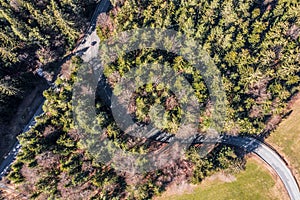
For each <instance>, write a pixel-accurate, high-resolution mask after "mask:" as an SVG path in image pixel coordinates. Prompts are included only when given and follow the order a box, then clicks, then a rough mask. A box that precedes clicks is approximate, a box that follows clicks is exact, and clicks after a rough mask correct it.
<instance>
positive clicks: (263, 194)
mask: <svg viewBox="0 0 300 200" xmlns="http://www.w3.org/2000/svg"><path fill="white" fill-rule="evenodd" d="M277 181H278V180H277ZM282 198H286V196H285V191H284V188H282V187H281V185H280V184H278V183H277V184H276V181H275V180H274V179H273V177H272V175H271V174H270V173H269V171H268V170H267V169H266V168H265V166H264V164H262V163H261V162H258V161H257V160H255V159H252V158H251V159H249V160H248V162H247V164H246V170H245V171H242V172H241V173H239V174H237V175H236V180H234V181H232V182H222V181H220V180H219V179H215V180H210V179H208V180H205V181H203V182H202V183H201V184H200V185H199V186H196V187H195V189H194V190H193V192H191V193H185V194H182V195H178V194H169V193H168V192H167V193H165V194H163V196H161V197H159V198H157V200H163V199H164V200H201V199H203V200H204V199H205V200H206V199H214V200H223V199H224V200H225V199H231V200H235V199H236V200H240V199H245V200H246V199H253V200H254V199H255V200H256V199H260V200H261V199H268V200H270V199H282Z"/></svg>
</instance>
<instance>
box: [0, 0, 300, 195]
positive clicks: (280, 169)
mask: <svg viewBox="0 0 300 200" xmlns="http://www.w3.org/2000/svg"><path fill="white" fill-rule="evenodd" d="M109 5H110V2H109V0H102V1H101V2H100V3H99V4H98V5H97V8H96V11H95V12H94V15H93V17H92V19H91V23H90V28H89V29H88V31H87V33H86V34H85V37H84V39H83V40H82V42H81V43H80V45H79V46H78V47H77V50H79V52H82V54H80V55H81V56H82V58H83V60H84V61H89V60H90V59H91V58H93V57H95V56H97V53H98V47H99V41H100V40H99V38H98V36H97V34H96V30H95V28H96V20H97V16H98V15H99V14H100V13H101V12H105V11H107V10H108V8H109ZM93 42H96V44H95V45H91V44H92V43H93ZM81 50H84V51H81ZM42 105H43V103H42V104H41V105H40V107H39V109H38V110H37V111H36V113H35V114H34V116H33V117H32V119H31V120H30V122H29V123H28V124H27V126H26V127H25V128H24V130H23V132H26V131H28V130H29V129H30V127H31V126H33V125H34V124H35V120H34V118H35V117H36V116H38V115H41V114H42V113H43V111H42V109H41V108H42ZM220 142H222V143H224V144H228V145H233V146H237V147H240V148H243V149H245V150H246V151H247V152H253V153H255V154H256V155H258V156H259V157H260V158H261V159H263V160H264V161H265V162H266V163H267V164H268V165H270V166H271V167H272V168H273V170H274V171H275V172H276V173H277V174H278V176H279V177H280V179H281V180H282V182H283V184H284V186H285V188H286V190H287V192H288V194H289V196H290V198H291V199H292V200H300V192H299V187H298V184H297V182H296V179H295V178H294V176H293V175H292V173H291V171H290V169H289V168H288V167H287V165H286V163H285V162H284V160H282V158H281V157H280V156H279V155H278V154H277V152H275V151H274V150H272V149H271V148H270V147H268V146H267V145H265V144H264V143H262V142H260V141H259V140H256V139H254V138H250V137H234V136H224V137H223V138H222V139H221V140H220ZM20 148H21V146H20V144H19V142H16V144H15V145H14V146H13V148H12V150H11V151H10V152H9V154H8V155H7V156H6V158H5V160H4V161H3V162H2V163H1V165H0V172H1V173H0V178H1V177H3V176H4V175H5V174H6V172H7V170H8V169H9V167H10V166H11V164H12V162H13V161H14V160H15V158H16V156H17V154H18V152H19V150H20Z"/></svg>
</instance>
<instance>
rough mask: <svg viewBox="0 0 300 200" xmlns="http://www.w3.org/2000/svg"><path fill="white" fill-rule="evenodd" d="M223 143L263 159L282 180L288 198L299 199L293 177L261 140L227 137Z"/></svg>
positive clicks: (276, 155)
mask: <svg viewBox="0 0 300 200" xmlns="http://www.w3.org/2000/svg"><path fill="white" fill-rule="evenodd" d="M223 143H225V144H229V145H234V146H238V147H241V148H243V149H245V150H246V151H248V152H253V153H255V154H256V155H258V156H259V157H260V158H261V159H262V160H264V161H265V162H266V163H267V164H268V165H269V166H271V167H272V168H273V170H274V171H275V172H276V173H277V175H278V176H279V177H280V179H281V180H282V182H283V184H284V186H285V188H286V190H287V192H288V194H289V196H290V198H291V199H292V200H299V199H300V192H299V186H298V184H297V181H296V179H295V177H294V176H293V174H292V172H291V171H290V169H289V168H288V167H287V165H286V163H285V162H284V161H283V160H282V158H281V157H280V156H279V155H278V154H277V153H276V152H275V151H274V150H272V149H271V148H270V147H268V146H267V145H266V144H264V143H262V142H261V141H259V140H257V139H255V138H250V137H228V138H227V139H224V140H223Z"/></svg>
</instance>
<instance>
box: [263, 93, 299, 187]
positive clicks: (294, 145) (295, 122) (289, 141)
mask: <svg viewBox="0 0 300 200" xmlns="http://www.w3.org/2000/svg"><path fill="white" fill-rule="evenodd" d="M292 109H293V112H292V113H291V115H290V116H288V117H287V118H286V119H284V120H283V121H282V122H281V123H280V125H279V126H278V127H277V129H276V130H275V131H274V132H273V133H271V135H270V137H269V138H268V139H267V140H266V141H267V142H268V143H270V144H271V145H272V146H274V147H275V148H276V149H277V150H278V151H279V152H280V154H281V155H283V156H284V158H285V159H286V161H287V162H288V163H289V164H290V166H291V167H292V170H293V173H294V174H295V175H296V177H297V179H298V182H300V174H299V173H300V145H299V143H300V99H298V100H297V101H295V103H294V105H293V107H292Z"/></svg>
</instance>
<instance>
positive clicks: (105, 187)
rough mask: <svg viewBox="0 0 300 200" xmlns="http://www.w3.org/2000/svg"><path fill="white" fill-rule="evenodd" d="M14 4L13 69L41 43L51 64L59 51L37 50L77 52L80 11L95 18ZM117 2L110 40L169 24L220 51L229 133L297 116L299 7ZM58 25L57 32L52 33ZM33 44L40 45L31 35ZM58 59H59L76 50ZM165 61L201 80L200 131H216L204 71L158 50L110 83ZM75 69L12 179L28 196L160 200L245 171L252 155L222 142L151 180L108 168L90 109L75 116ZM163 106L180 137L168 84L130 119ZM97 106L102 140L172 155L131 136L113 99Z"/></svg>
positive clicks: (54, 6) (66, 9) (28, 139)
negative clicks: (181, 187) (78, 120)
mask: <svg viewBox="0 0 300 200" xmlns="http://www.w3.org/2000/svg"><path fill="white" fill-rule="evenodd" d="M12 2H13V1H11V3H10V4H8V3H7V2H6V1H3V3H2V2H1V6H2V7H1V8H5V6H6V7H7V8H8V7H9V8H10V9H2V10H1V12H0V16H1V17H2V18H1V25H2V24H3V25H2V26H3V27H6V28H3V29H2V30H1V31H7V33H3V34H2V32H1V41H6V43H5V42H3V43H1V59H2V62H3V67H2V68H3V69H6V68H7V69H11V68H12V67H13V66H19V68H21V66H22V65H24V66H29V67H30V65H26V64H24V62H26V61H28V59H24V60H22V55H23V54H25V51H24V50H25V49H26V48H29V46H32V48H36V50H37V51H36V52H34V55H29V54H28V55H27V56H28V57H29V58H32V60H35V62H40V63H41V65H44V64H47V63H48V62H49V60H47V59H50V58H45V57H43V55H44V56H46V57H47V55H49V54H48V53H47V54H42V53H41V54H38V53H37V52H40V51H42V49H43V48H44V49H48V50H49V51H50V52H51V49H52V48H53V49H59V48H58V47H59V46H60V45H62V46H64V48H65V49H70V48H72V47H73V46H74V44H75V42H76V39H78V35H79V33H80V28H79V27H80V25H79V24H77V23H74V21H75V20H76V18H75V15H72V14H70V13H72V12H78V13H82V12H84V10H81V9H82V8H84V6H79V3H78V2H77V1H74V2H73V1H61V2H56V1H54V0H52V1H47V3H46V1H45V2H44V1H43V2H41V1H39V3H36V4H33V5H31V4H30V3H25V0H23V1H15V2H18V4H17V5H15V4H12ZM112 4H113V8H112V9H111V10H110V12H109V13H106V14H102V16H100V18H99V20H98V27H97V34H98V35H99V38H100V39H102V40H104V39H108V38H110V37H111V36H113V35H115V34H116V33H118V32H121V31H125V30H130V29H134V28H144V27H152V28H166V29H173V30H176V31H178V32H181V33H183V34H185V35H187V36H190V37H193V38H195V39H196V40H197V42H199V43H200V44H201V45H202V47H203V49H205V50H206V51H207V52H208V53H209V54H210V56H211V58H212V59H213V61H214V62H215V64H216V66H217V68H218V69H219V71H220V73H221V77H222V81H223V84H224V88H225V92H226V106H227V107H226V111H227V118H226V120H225V124H224V127H223V130H222V133H227V134H232V135H252V136H254V137H256V136H266V135H267V134H268V133H269V132H270V131H271V130H272V129H274V128H275V126H276V125H277V124H278V123H279V122H280V120H281V118H282V117H283V116H284V115H285V114H286V113H287V111H288V109H287V106H288V103H289V101H290V100H291V99H292V98H293V97H294V95H295V94H297V93H298V92H299V82H300V67H299V64H300V49H299V48H300V46H299V42H300V37H299V36H300V12H299V10H300V3H299V2H298V1H297V0H281V1H280V0H279V1H275V0H274V1H272V0H265V1H261V0H240V1H236V0H222V1H221V0H209V1H207V0H188V1H187V0H182V1H165V0H155V1H136V0H124V1H113V2H112ZM35 8H41V10H39V9H35ZM42 8H43V9H42ZM20 10H24V11H23V12H20ZM42 10H43V11H42ZM25 12H28V13H30V14H29V15H24V16H23V15H22V13H25ZM64 13H65V14H64ZM40 16H43V19H41V18H40ZM12 18H13V19H14V20H12ZM17 19H19V20H24V22H23V21H22V23H21V22H19V21H17ZM25 19H26V20H25ZM45 19H47V20H45ZM54 19H55V20H54ZM104 19H105V20H104ZM43 20H44V21H43ZM72 22H73V23H72ZM17 23H21V25H20V26H18V25H17ZM48 23H49V25H44V24H48ZM5 24H6V25H7V24H9V26H5ZM50 27H51V29H53V30H54V32H49V31H48V29H49V28H50ZM2 35H3V36H2ZM41 35H43V37H41ZM44 36H45V37H44ZM6 37H7V38H6ZM30 37H32V38H35V39H34V40H32V39H28V38H30ZM39 38H40V39H39ZM10 41H11V42H10ZM13 41H14V42H13ZM53 41H55V42H54V43H52V42H53ZM59 42H61V43H59ZM57 43H58V44H57ZM18 44H19V45H20V44H23V46H22V45H21V46H18ZM2 45H3V47H2ZM5 45H7V46H5ZM12 45H16V46H12ZM55 45H58V46H55ZM54 47H55V48H54ZM53 51H54V50H53ZM54 52H55V53H56V54H55V55H59V56H61V55H63V54H64V53H65V52H57V51H54ZM54 52H53V53H54ZM100 53H101V52H100ZM59 56H58V57H59ZM37 58H38V59H37ZM45 59H46V61H45ZM43 60H44V61H45V63H42V61H43ZM153 61H155V62H158V63H160V64H161V65H163V66H165V65H168V66H171V67H172V68H173V69H174V70H175V71H176V72H178V73H180V74H182V75H183V76H184V77H185V78H186V79H187V80H188V82H189V83H190V84H191V86H192V87H193V89H194V91H195V95H196V96H197V100H198V101H199V103H200V104H201V105H202V106H203V108H202V110H201V113H200V116H199V127H198V131H199V132H204V133H205V131H206V129H207V128H208V127H209V125H210V122H211V116H210V115H209V105H210V100H209V94H208V91H207V86H206V85H205V82H204V81H203V77H201V74H200V73H199V72H198V71H196V70H193V67H192V66H191V65H190V64H189V63H188V62H187V60H185V59H184V58H182V57H181V56H178V55H174V54H171V53H168V52H164V51H158V50H155V49H154V50H153V49H140V50H136V51H134V52H130V53H126V54H125V53H124V54H122V55H120V56H119V57H118V59H117V61H115V62H113V63H110V64H109V65H107V66H104V67H105V69H104V74H105V76H106V77H107V83H108V84H109V85H110V87H111V88H114V87H115V85H116V84H117V83H118V80H119V79H120V77H122V76H124V74H125V73H126V72H128V71H130V69H133V68H134V67H136V66H138V65H140V63H150V62H153ZM21 63H22V65H21ZM65 65H67V66H68V68H69V70H70V72H71V74H70V75H69V76H62V77H59V78H57V80H56V81H55V87H53V88H50V89H49V90H47V91H45V92H44V96H45V98H46V102H45V104H44V106H43V109H44V114H43V115H42V116H40V117H38V119H37V124H36V125H35V126H34V127H33V128H32V129H31V130H30V131H28V132H26V133H24V134H22V135H20V136H19V137H18V138H19V140H20V143H21V145H22V150H21V152H20V153H19V154H18V157H17V160H16V161H15V162H14V164H13V165H12V168H11V171H10V173H9V175H8V179H7V182H11V183H13V184H15V188H16V191H18V193H19V195H20V196H22V195H23V196H26V197H27V198H32V199H47V198H49V199H80V195H83V196H82V198H84V199H151V198H153V197H154V196H156V195H159V194H161V193H162V192H163V191H164V190H165V189H166V187H167V186H168V185H169V184H171V183H180V182H182V181H189V182H193V183H199V182H201V180H203V179H204V178H205V177H207V176H209V175H211V174H212V173H214V172H216V171H220V170H222V171H225V172H227V173H237V172H238V171H240V170H242V169H243V167H244V160H243V159H242V158H241V157H240V151H239V150H237V149H235V148H233V147H228V146H224V145H220V144H219V145H216V147H215V148H214V149H213V150H212V151H211V152H210V153H209V154H208V155H206V156H205V157H201V156H200V155H199V152H198V150H199V148H197V146H191V147H190V148H189V149H187V151H186V152H185V155H184V156H183V157H182V158H180V159H177V160H172V161H170V163H169V164H168V165H166V166H165V167H164V168H162V169H158V170H154V171H150V172H145V173H143V174H135V173H132V174H130V173H125V172H122V171H121V172H120V171H118V170H116V169H114V166H113V165H110V164H104V163H101V162H100V163H99V162H97V159H95V155H92V153H91V152H90V151H87V150H86V147H87V146H88V145H89V144H91V143H93V141H82V140H81V137H82V135H81V134H80V132H79V131H80V129H78V127H77V125H76V124H75V123H74V121H73V114H78V113H73V109H72V88H73V86H74V83H75V82H76V81H77V80H78V76H77V73H78V71H79V69H80V68H81V67H83V66H84V65H85V64H84V63H83V61H82V60H81V59H80V58H78V57H73V58H72V60H71V61H70V62H68V63H65ZM5 67H6V68H5ZM2 68H1V69H2ZM1 86H2V85H1ZM2 88H3V89H2V91H4V92H2V93H3V94H2V95H14V94H15V92H16V91H17V90H15V89H14V87H13V86H11V85H9V88H7V89H5V88H4V85H3V87H2ZM155 102H159V103H161V104H162V105H163V106H164V108H165V109H166V112H165V115H164V119H166V120H164V121H162V122H161V124H158V125H157V127H158V128H160V129H161V130H162V131H165V132H169V133H173V134H175V133H176V130H177V129H178V123H179V121H180V117H181V114H180V113H181V110H180V109H181V108H180V104H178V102H177V100H176V98H175V97H174V94H173V93H171V92H170V91H169V90H168V87H163V86H162V85H160V84H156V85H155V84H147V85H145V86H143V87H140V88H139V89H138V90H137V91H135V94H134V95H133V98H132V102H131V103H132V104H131V105H132V107H131V109H130V110H129V112H130V114H131V116H132V117H133V118H134V119H135V120H136V121H137V122H138V123H140V124H148V123H149V121H150V120H151V118H152V117H153V116H151V112H150V110H151V105H152V104H154V103H155ZM95 104H96V110H97V122H98V124H97V125H98V126H101V127H102V128H103V130H104V131H103V133H101V134H103V135H105V137H107V138H108V139H109V140H110V141H112V143H113V144H114V145H116V146H118V147H120V148H121V149H124V150H126V151H129V152H138V153H141V154H142V153H145V152H152V151H159V150H160V149H163V148H164V144H163V143H160V142H155V141H150V140H146V139H145V138H135V137H131V136H128V135H126V134H124V132H123V131H122V130H120V128H119V127H118V126H117V124H116V122H115V121H114V118H113V116H112V113H111V110H110V107H109V106H108V105H107V104H106V103H105V102H104V101H103V99H101V98H100V97H99V98H97V99H96V101H95ZM79 114H80V113H79ZM84 117H85V116H84V115H82V118H84ZM90 128H91V129H93V127H90Z"/></svg>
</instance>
